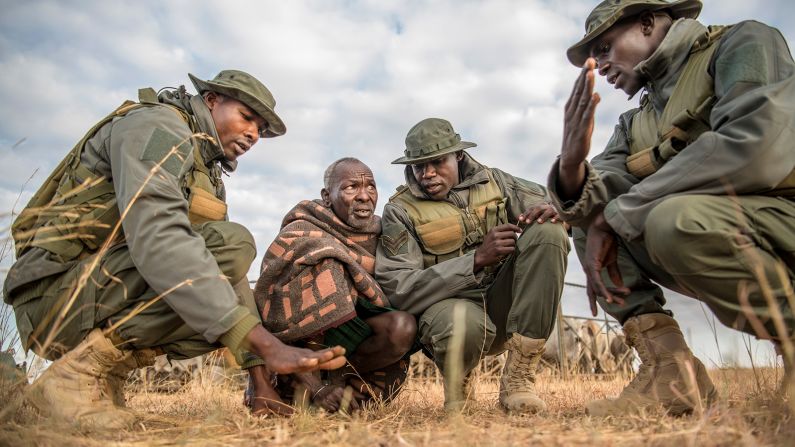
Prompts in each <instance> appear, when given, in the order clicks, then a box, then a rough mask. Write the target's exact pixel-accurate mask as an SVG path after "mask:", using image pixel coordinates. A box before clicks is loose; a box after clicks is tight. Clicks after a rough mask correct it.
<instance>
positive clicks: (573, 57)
mask: <svg viewBox="0 0 795 447" xmlns="http://www.w3.org/2000/svg"><path fill="white" fill-rule="evenodd" d="M661 9H668V10H670V11H671V16H672V17H673V18H674V20H676V19H680V18H688V19H695V18H696V17H698V14H699V13H700V12H701V0H676V1H666V0H605V1H603V2H602V3H599V5H597V6H596V8H594V9H593V11H591V14H590V15H589V16H588V20H586V21H585V37H583V38H582V39H580V41H579V42H577V43H575V44H574V45H572V46H571V48H569V49H568V50H567V51H566V56H568V58H569V61H570V62H571V63H572V64H574V65H576V66H578V67H582V66H583V65H585V60H586V59H588V57H589V56H590V55H591V43H592V42H593V40H594V39H596V38H597V37H599V36H600V35H602V33H604V32H605V31H607V30H608V29H609V28H610V27H611V26H613V25H614V24H615V23H616V22H618V21H619V20H621V19H623V18H625V17H632V16H634V15H637V14H640V13H641V12H643V11H659V10H661Z"/></svg>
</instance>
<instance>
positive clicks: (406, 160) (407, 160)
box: [392, 141, 477, 165]
mask: <svg viewBox="0 0 795 447" xmlns="http://www.w3.org/2000/svg"><path fill="white" fill-rule="evenodd" d="M475 146H477V144H475V143H471V142H469V141H460V142H459V143H458V144H455V145H453V146H450V147H448V148H445V149H442V150H440V151H436V152H434V153H433V154H429V155H425V156H422V157H413V158H412V157H407V156H406V157H400V158H398V159H397V160H394V161H393V162H392V164H393V165H414V164H417V163H423V162H426V161H429V160H433V159H436V158H439V157H441V156H442V155H447V154H449V153H451V152H458V151H462V150H464V149H469V148H471V147H475Z"/></svg>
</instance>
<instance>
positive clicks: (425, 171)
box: [411, 152, 463, 200]
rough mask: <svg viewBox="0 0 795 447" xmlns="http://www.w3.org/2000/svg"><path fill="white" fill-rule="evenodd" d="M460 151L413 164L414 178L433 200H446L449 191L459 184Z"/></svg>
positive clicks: (461, 156)
mask: <svg viewBox="0 0 795 447" xmlns="http://www.w3.org/2000/svg"><path fill="white" fill-rule="evenodd" d="M462 158H463V155H462V154H461V153H460V152H455V153H450V154H445V155H443V156H441V157H439V158H434V159H433V160H429V161H426V162H424V163H417V164H413V165H411V171H412V172H413V173H414V178H415V179H416V180H417V183H419V184H420V186H421V187H422V190H423V191H424V192H425V194H427V195H428V197H430V198H431V200H444V199H446V198H447V193H449V192H450V190H451V189H453V187H454V186H455V185H457V184H458V162H459V161H460V160H461V159H462Z"/></svg>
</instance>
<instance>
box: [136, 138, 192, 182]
mask: <svg viewBox="0 0 795 447" xmlns="http://www.w3.org/2000/svg"><path fill="white" fill-rule="evenodd" d="M175 146H176V147H177V150H176V151H175V152H174V153H172V154H171V155H169V152H170V151H171V148H173V147H175ZM192 147H193V146H192V145H191V144H190V141H189V140H181V139H180V138H178V137H177V136H176V135H174V134H173V133H171V132H168V131H165V130H163V129H161V128H159V127H156V128H155V130H154V131H152V136H150V137H149V141H147V142H146V147H144V152H143V154H141V160H142V161H152V162H154V163H160V162H161V161H163V164H161V165H160V166H161V167H162V168H163V169H164V170H165V171H166V172H168V173H170V174H171V175H173V176H178V175H179V172H180V170H181V169H182V165H183V164H185V161H186V160H187V158H188V156H189V155H190V153H191V149H192ZM166 157H168V158H166ZM164 158H166V159H165V160H163V159H164Z"/></svg>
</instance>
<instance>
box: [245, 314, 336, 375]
mask: <svg viewBox="0 0 795 447" xmlns="http://www.w3.org/2000/svg"><path fill="white" fill-rule="evenodd" d="M244 343H245V344H246V348H247V349H248V350H250V351H251V352H253V353H255V354H257V355H258V356H259V357H260V358H261V359H262V360H264V361H265V364H266V365H268V369H270V370H271V371H273V372H275V373H277V374H291V373H296V372H305V371H315V370H318V369H337V368H340V367H342V366H344V365H345V363H346V362H347V359H346V358H345V349H344V348H342V347H341V346H334V347H332V348H326V349H322V350H319V351H312V350H309V349H304V348H296V347H293V346H288V345H285V344H284V343H282V342H281V341H279V339H278V338H276V337H274V336H273V334H271V333H270V332H268V331H267V330H265V328H264V327H263V326H261V325H259V326H255V327H254V329H252V330H251V331H250V332H249V333H248V335H246V340H245V342H244Z"/></svg>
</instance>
